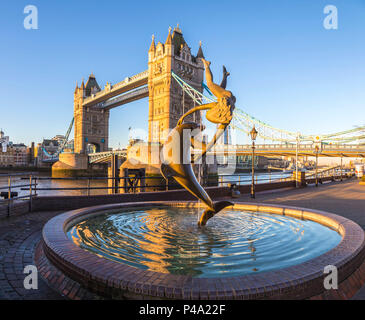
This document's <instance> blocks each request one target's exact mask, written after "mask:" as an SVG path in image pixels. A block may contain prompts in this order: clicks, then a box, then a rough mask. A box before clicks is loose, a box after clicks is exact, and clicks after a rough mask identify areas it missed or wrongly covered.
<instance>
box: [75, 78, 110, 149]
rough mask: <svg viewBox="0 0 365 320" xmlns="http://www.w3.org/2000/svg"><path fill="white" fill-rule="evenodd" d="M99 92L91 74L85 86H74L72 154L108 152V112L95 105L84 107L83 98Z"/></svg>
mask: <svg viewBox="0 0 365 320" xmlns="http://www.w3.org/2000/svg"><path fill="white" fill-rule="evenodd" d="M99 91H100V87H99V85H98V83H97V81H96V79H95V76H94V75H93V74H91V75H90V76H89V79H88V81H87V82H86V85H85V84H84V81H82V84H81V86H80V87H78V86H77V85H76V89H75V92H74V119H75V130H74V131H75V132H74V133H75V138H74V152H75V153H78V154H87V153H90V152H92V151H95V152H104V151H108V133H109V111H108V110H103V109H102V108H98V106H97V105H95V106H91V107H84V106H83V102H84V100H85V98H87V97H90V96H91V95H93V94H95V93H97V92H99Z"/></svg>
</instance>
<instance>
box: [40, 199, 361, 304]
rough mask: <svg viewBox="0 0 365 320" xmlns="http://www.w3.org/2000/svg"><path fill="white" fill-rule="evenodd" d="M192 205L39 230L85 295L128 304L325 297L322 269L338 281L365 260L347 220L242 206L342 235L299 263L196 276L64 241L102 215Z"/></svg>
mask: <svg viewBox="0 0 365 320" xmlns="http://www.w3.org/2000/svg"><path fill="white" fill-rule="evenodd" d="M197 206H198V204H197V203H191V202H169V203H167V202H163V203H162V202H146V203H123V204H112V205H103V206H96V207H90V208H84V209H79V210H74V211H70V212H66V213H64V214H61V215H59V216H57V217H55V218H53V219H51V220H50V221H49V222H48V223H47V224H46V225H45V226H44V229H43V250H44V252H45V254H46V256H47V258H48V259H49V260H50V261H51V262H52V263H53V264H54V265H55V266H56V267H57V268H58V269H60V270H61V271H62V272H64V273H65V274H66V275H67V276H69V277H70V278H72V279H74V280H75V281H77V282H78V283H80V284H81V285H82V286H84V287H86V288H88V289H89V290H91V291H94V292H96V293H98V294H100V295H103V296H106V297H109V298H132V299H139V298H155V299H156V298H159V299H260V298H261V299H267V298H270V299H279V298H287V299H294V298H295V299H304V298H309V297H312V296H315V295H319V294H321V293H322V292H324V290H325V289H324V286H323V279H324V277H325V276H326V274H324V267H326V266H327V265H334V266H336V267H337V268H338V276H339V282H341V281H343V280H344V279H346V278H347V277H348V276H349V275H351V274H352V273H353V272H354V271H355V270H356V269H357V268H358V267H359V266H360V264H361V263H362V261H363V258H364V232H363V230H362V229H361V228H360V227H359V226H358V225H357V224H356V223H354V222H352V221H350V220H348V219H346V218H343V217H341V216H338V215H334V214H330V213H326V212H321V211H315V210H309V209H303V208H294V207H284V206H274V205H259V204H245V203H237V204H235V206H234V210H239V211H245V212H246V211H248V212H252V213H255V215H258V216H260V215H261V214H262V215H265V216H266V215H267V214H273V217H274V216H277V215H281V216H286V217H290V219H292V218H296V219H298V221H301V220H303V221H305V220H309V221H311V222H316V223H319V224H321V225H323V226H326V227H329V228H331V229H332V230H335V231H336V232H338V234H339V235H341V240H340V242H339V243H338V244H337V245H336V246H335V247H334V248H332V249H330V250H328V251H326V252H324V253H322V254H320V255H319V256H316V257H314V258H312V259H309V260H306V261H303V262H302V263H299V264H295V265H289V266H287V267H283V268H276V269H274V270H268V271H265V270H264V271H262V272H260V273H257V272H254V273H250V274H241V275H240V274H237V275H235V276H230V275H229V274H228V275H227V274H224V275H220V276H217V274H213V276H212V275H207V274H206V275H204V274H203V275H202V276H201V277H197V276H196V275H187V274H171V273H166V270H163V271H164V272H158V271H153V270H148V269H143V268H141V267H136V266H132V265H131V264H127V263H123V262H121V261H119V262H118V261H115V260H112V259H111V257H109V258H106V257H105V256H102V255H101V254H100V253H99V254H95V253H93V252H90V251H88V250H85V249H82V248H81V247H80V246H79V245H77V244H75V243H74V242H73V241H71V240H70V238H69V236H70V230H71V231H72V228H73V227H74V226H76V225H78V224H79V223H82V222H84V221H87V220H88V219H95V217H100V216H102V215H103V214H105V212H108V213H109V214H112V213H113V212H114V213H118V212H120V211H123V210H133V208H135V209H138V208H141V207H144V208H156V209H161V208H166V207H169V208H184V209H186V208H196V207H197ZM222 214H224V213H222ZM218 215H219V214H218ZM218 215H217V217H215V218H213V219H211V221H213V220H214V219H216V218H218ZM211 221H210V222H211ZM210 222H209V223H210ZM209 223H208V224H209ZM259 271H260V270H259Z"/></svg>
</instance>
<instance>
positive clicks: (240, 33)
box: [0, 0, 365, 147]
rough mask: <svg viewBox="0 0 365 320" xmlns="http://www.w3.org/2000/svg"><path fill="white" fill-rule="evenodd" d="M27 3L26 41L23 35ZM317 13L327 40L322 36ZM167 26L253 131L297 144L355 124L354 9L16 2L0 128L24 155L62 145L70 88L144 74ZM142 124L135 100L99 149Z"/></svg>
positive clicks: (362, 118) (303, 2)
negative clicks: (294, 136) (30, 8)
mask: <svg viewBox="0 0 365 320" xmlns="http://www.w3.org/2000/svg"><path fill="white" fill-rule="evenodd" d="M29 4H32V5H36V6H37V8H38V11H39V12H38V13H39V29H38V30H25V29H24V27H23V20H24V18H25V16H26V15H25V14H24V13H23V9H24V7H25V6H26V5H29ZM329 4H332V5H335V6H337V8H338V16H339V22H338V23H339V25H338V30H326V29H325V28H324V27H323V19H324V18H325V14H324V13H323V9H324V7H325V6H326V5H329ZM177 23H180V26H181V28H182V31H183V34H184V37H185V40H186V41H187V43H188V44H189V46H190V47H191V48H192V51H193V52H196V51H197V49H198V44H199V40H202V42H203V50H204V53H205V56H206V57H207V59H209V60H211V61H213V62H212V69H213V72H214V74H216V78H220V76H221V66H222V64H225V65H226V66H227V69H229V71H230V72H231V77H230V78H229V84H228V88H229V89H230V90H231V91H232V92H234V94H235V95H236V97H237V103H236V105H237V106H238V107H240V108H241V109H243V110H245V111H246V112H248V113H250V114H251V115H253V116H255V117H257V118H259V119H260V120H263V121H265V122H267V123H270V124H271V125H272V126H274V127H278V128H282V129H286V130H290V131H300V132H302V133H304V134H311V133H327V132H336V131H340V130H345V129H350V128H353V126H354V125H363V124H365V42H364V35H365V0H341V1H340V0H325V1H322V0H296V1H293V0H276V1H272V0H257V1H242V0H240V1H224V2H223V1H215V0H211V1H196V0H194V1H190V0H185V1H183V2H181V1H162V0H161V1H158V0H157V1H142V0H139V1H107V0H106V1H103V2H101V1H83V0H78V1H65V0H64V1H60V0H57V1H56V0H53V1H49V0H48V1H46V0H44V1H37V0H28V1H19V0H16V1H6V2H5V3H3V4H2V7H1V11H0V38H1V50H0V71H1V76H0V95H1V101H0V127H2V128H3V130H4V131H5V133H6V135H9V136H10V138H11V140H13V141H14V142H24V143H26V144H29V143H30V142H31V141H35V142H39V141H40V140H41V139H42V138H43V137H44V138H51V137H53V136H54V135H56V134H64V133H65V132H66V130H67V127H68V125H69V122H70V121H71V118H72V116H73V91H74V89H75V85H76V81H78V82H79V84H80V82H81V81H82V78H83V77H84V78H85V79H87V77H88V75H89V74H90V73H91V72H93V73H94V74H95V75H96V79H97V80H98V82H99V84H100V85H101V86H104V85H105V83H106V82H107V81H109V82H111V83H116V82H119V81H121V80H123V79H124V78H125V77H127V76H130V75H133V74H135V73H138V72H141V71H144V70H146V69H147V51H148V48H149V46H150V43H151V35H152V34H155V36H156V39H157V40H158V41H165V39H166V36H167V31H168V27H169V26H172V27H174V26H175V25H176V24H177ZM147 115H148V100H147V99H143V100H140V101H138V102H134V103H131V104H129V105H126V106H123V107H120V108H116V109H113V110H112V111H111V118H110V132H109V133H110V146H112V147H118V144H119V143H120V144H121V145H122V146H123V145H124V144H125V143H126V141H127V137H128V127H129V126H132V127H133V128H147Z"/></svg>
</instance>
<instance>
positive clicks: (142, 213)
mask: <svg viewBox="0 0 365 320" xmlns="http://www.w3.org/2000/svg"><path fill="white" fill-rule="evenodd" d="M201 211H202V210H198V209H186V208H168V207H166V208H161V209H156V208H147V209H140V210H136V209H134V210H123V212H120V213H113V214H107V213H106V214H102V215H99V216H96V217H92V218H90V219H87V220H85V221H81V222H79V223H77V224H76V225H74V226H73V227H71V228H70V229H69V230H68V233H67V234H68V236H69V238H70V239H72V240H73V241H74V242H75V243H76V244H78V245H79V246H80V247H82V248H84V249H87V250H89V251H92V252H94V253H95V254H98V255H100V256H103V257H106V258H109V259H112V260H115V261H119V262H123V263H127V264H129V265H132V266H135V267H138V268H142V269H149V270H152V271H158V272H164V273H172V274H189V275H192V276H195V277H218V276H220V277H222V276H238V275H244V274H250V273H257V272H264V271H269V270H274V269H279V268H284V267H288V266H292V265H296V264H299V263H302V262H304V261H307V260H309V259H312V258H314V257H317V256H319V255H321V254H323V253H324V252H326V251H328V250H330V249H332V248H334V247H335V246H336V245H337V244H338V243H339V242H340V241H341V236H340V235H339V234H338V233H337V232H335V231H333V230H331V229H329V228H327V227H324V226H322V225H320V224H318V223H315V222H312V221H305V220H299V219H295V218H291V217H285V216H280V215H273V214H263V213H259V214H257V213H250V212H242V211H239V210H231V209H226V210H224V211H223V212H221V213H219V214H217V215H216V216H215V217H214V218H213V219H211V220H209V222H208V224H207V226H206V227H205V228H199V227H198V226H197V220H198V217H199V215H200V214H201Z"/></svg>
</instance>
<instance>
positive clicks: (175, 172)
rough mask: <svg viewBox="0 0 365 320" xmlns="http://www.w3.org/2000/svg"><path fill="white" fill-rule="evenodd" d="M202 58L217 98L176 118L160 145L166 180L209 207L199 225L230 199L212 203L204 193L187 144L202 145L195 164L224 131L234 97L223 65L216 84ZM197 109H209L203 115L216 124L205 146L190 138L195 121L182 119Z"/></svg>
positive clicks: (206, 62) (233, 103) (227, 203)
mask: <svg viewBox="0 0 365 320" xmlns="http://www.w3.org/2000/svg"><path fill="white" fill-rule="evenodd" d="M201 59H202V61H203V63H204V67H205V77H206V80H207V86H208V88H209V90H210V91H211V92H212V94H213V95H215V96H216V97H217V102H212V103H208V104H204V105H201V106H198V107H195V108H193V109H191V110H189V111H188V112H186V113H185V114H184V115H183V116H182V117H181V118H180V119H179V121H178V123H177V126H176V127H175V128H174V129H173V130H172V131H171V132H170V134H169V135H168V137H167V140H166V142H165V144H164V145H163V148H162V156H163V159H162V164H161V173H162V175H163V176H164V178H165V179H168V178H169V177H173V178H174V179H175V181H176V182H177V183H179V184H180V185H181V186H182V187H184V188H185V189H186V190H188V191H189V192H190V193H192V194H193V195H194V196H195V197H197V198H198V199H199V200H201V201H203V202H204V203H205V204H206V205H207V206H208V208H207V209H206V210H205V211H204V212H203V214H202V215H201V217H200V220H199V222H198V225H199V226H204V225H205V224H206V223H207V221H208V220H209V219H210V218H212V217H213V216H214V215H215V214H217V213H218V212H219V211H221V210H222V209H224V208H225V207H227V206H231V205H233V204H232V203H231V202H229V201H219V202H216V203H214V202H213V201H212V199H211V198H210V197H209V195H208V194H207V192H206V191H205V190H204V189H203V187H202V186H201V185H200V184H199V182H198V181H197V179H196V176H195V174H194V172H193V169H192V165H191V154H190V145H192V146H193V148H194V147H196V146H197V145H198V143H199V145H200V146H202V152H201V154H199V155H197V156H196V157H194V163H196V162H197V161H198V160H199V159H200V158H202V157H203V156H204V155H205V154H206V153H207V152H208V151H209V150H210V149H211V148H212V147H213V145H214V144H215V143H216V141H217V140H218V139H219V137H220V136H221V135H222V134H223V132H224V131H225V129H226V127H227V126H228V125H229V124H230V122H231V120H232V112H233V110H234V107H235V102H236V98H235V96H234V95H233V94H232V92H230V91H228V90H226V89H225V87H226V84H227V77H228V76H229V73H228V72H227V70H226V68H225V67H224V66H223V80H222V83H221V85H217V84H215V83H214V82H213V75H212V72H211V70H210V62H209V61H206V60H205V59H203V58H201ZM198 110H208V111H207V113H206V118H207V119H208V120H209V121H210V122H213V123H217V124H219V125H218V129H217V132H216V133H215V135H214V137H213V138H212V140H211V141H210V142H209V144H208V145H206V144H204V143H202V142H201V141H196V140H195V139H194V138H192V137H191V130H194V129H197V128H198V127H199V125H198V124H196V123H193V122H186V123H183V121H184V119H185V118H186V117H187V116H188V115H190V114H192V113H194V112H196V111H198ZM185 130H186V131H185ZM184 131H185V132H184ZM186 133H188V136H186Z"/></svg>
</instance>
